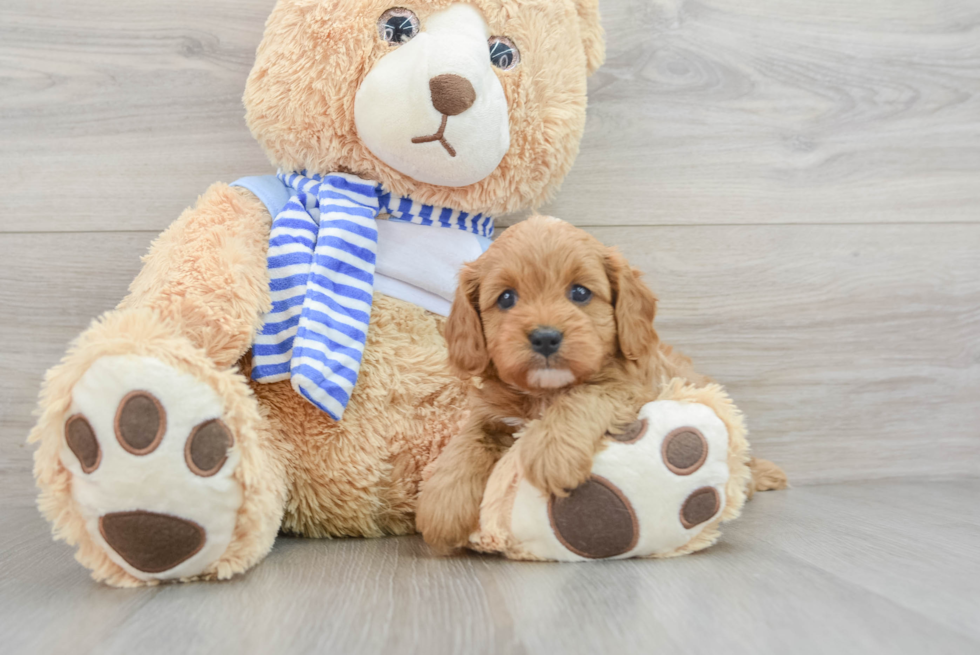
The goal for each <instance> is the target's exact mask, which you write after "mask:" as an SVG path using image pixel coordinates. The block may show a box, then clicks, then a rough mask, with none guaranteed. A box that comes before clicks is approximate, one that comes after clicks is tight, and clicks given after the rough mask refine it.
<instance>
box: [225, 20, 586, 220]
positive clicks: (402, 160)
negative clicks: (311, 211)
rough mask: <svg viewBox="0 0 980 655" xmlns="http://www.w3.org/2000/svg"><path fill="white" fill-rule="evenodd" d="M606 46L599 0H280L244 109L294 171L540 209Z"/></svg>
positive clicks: (417, 196) (568, 152) (573, 138)
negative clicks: (339, 173) (358, 178)
mask: <svg viewBox="0 0 980 655" xmlns="http://www.w3.org/2000/svg"><path fill="white" fill-rule="evenodd" d="M398 3H400V4H398ZM603 56H604V46H603V39H602V30H601V27H600V25H599V15H598V2H597V0H468V2H465V3H464V2H458V1H456V0H279V2H278V3H277V4H276V7H275V9H274V10H273V12H272V15H271V16H270V18H269V21H268V23H267V25H266V32H265V36H264V38H263V40H262V43H261V45H260V46H259V49H258V53H257V56H256V62H255V66H254V68H253V69H252V73H251V75H250V76H249V80H248V84H247V87H246V91H245V107H246V111H247V114H246V119H247V121H248V124H249V127H250V129H251V130H252V133H253V134H254V135H255V137H256V138H257V139H258V141H259V142H260V144H261V145H262V147H263V148H264V149H265V150H266V152H267V153H268V155H269V158H270V159H271V160H272V162H273V164H274V165H276V166H277V167H278V168H280V169H282V170H285V171H302V170H306V171H308V172H309V173H321V174H325V173H330V172H335V171H343V172H349V173H354V174H356V175H359V176H361V177H365V178H368V179H372V180H376V181H378V182H381V183H382V184H383V185H384V186H385V188H387V189H388V190H389V191H393V192H394V193H397V194H400V195H409V196H411V197H412V198H413V199H414V200H416V201H418V202H421V203H425V204H432V205H441V206H447V207H453V208H456V209H461V210H464V211H470V212H477V211H479V212H485V213H503V212H508V211H514V210H517V209H522V208H527V207H537V206H538V205H540V204H541V203H543V202H544V201H546V200H547V199H548V198H549V197H550V195H551V194H552V193H553V192H554V191H555V190H556V189H557V187H558V185H559V184H560V182H561V180H562V179H563V178H564V176H565V174H566V173H567V172H568V170H569V168H570V167H571V165H572V162H573V160H574V159H575V156H576V154H577V153H578V146H579V141H580V139H581V135H582V130H583V128H584V125H585V107H586V77H587V76H588V75H589V74H590V73H592V72H593V71H594V70H595V69H596V68H597V67H598V66H599V65H600V64H601V62H602V59H603Z"/></svg>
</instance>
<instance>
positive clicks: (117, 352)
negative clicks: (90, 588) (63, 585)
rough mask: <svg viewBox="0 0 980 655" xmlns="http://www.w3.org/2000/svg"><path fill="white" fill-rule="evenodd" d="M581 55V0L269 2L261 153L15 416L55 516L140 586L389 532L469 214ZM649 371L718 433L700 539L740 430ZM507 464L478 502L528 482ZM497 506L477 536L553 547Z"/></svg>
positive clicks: (491, 190)
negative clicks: (324, 540)
mask: <svg viewBox="0 0 980 655" xmlns="http://www.w3.org/2000/svg"><path fill="white" fill-rule="evenodd" d="M603 56H604V45H603V36H602V30H601V27H600V24H599V15H598V8H597V2H596V0H471V1H470V2H467V3H460V2H455V1H454V0H413V1H412V2H410V3H408V2H406V3H403V4H400V5H392V4H390V0H384V1H381V0H278V2H277V3H276V5H275V7H274V9H273V11H272V14H271V16H270V17H269V19H268V22H267V25H266V30H265V34H264V36H263V39H262V42H261V44H260V45H259V48H258V51H257V55H256V60H255V64H254V67H253V69H252V71H251V73H250V75H249V78H248V82H247V85H246V89H245V95H244V104H245V109H246V121H247V124H248V126H249V128H250V130H251V132H252V134H253V135H254V137H255V138H256V139H257V141H258V142H259V143H260V145H261V146H262V147H263V149H264V150H265V152H266V153H267V154H268V157H269V159H270V161H271V162H272V164H273V165H274V166H275V167H276V168H277V169H278V170H279V173H278V174H277V175H275V176H263V177H253V178H243V179H242V180H239V181H238V182H235V183H233V184H231V185H228V184H223V183H220V184H215V185H213V186H211V187H210V188H209V189H207V191H206V192H205V193H204V194H203V195H202V196H201V197H200V198H199V199H198V201H197V203H196V205H194V206H193V207H192V208H190V209H188V210H186V211H185V212H184V213H183V214H182V215H181V216H180V217H179V218H178V219H177V220H176V221H175V222H174V223H173V224H172V225H171V226H170V227H169V228H168V229H167V230H165V231H164V232H163V233H162V234H161V235H160V236H159V237H158V238H157V239H156V240H155V241H154V243H153V244H152V246H151V248H150V251H149V253H148V254H147V255H146V256H145V258H144V265H143V268H142V270H141V272H140V273H139V274H138V276H137V277H136V279H135V280H134V281H133V283H132V284H131V286H130V292H129V295H128V296H127V297H126V298H125V299H124V300H122V302H121V303H120V304H119V305H118V306H117V307H116V308H115V309H114V310H112V311H110V312H108V313H106V314H105V315H103V316H102V317H100V318H99V319H98V320H96V321H94V322H93V323H92V325H91V326H90V327H89V328H88V329H87V330H86V331H85V332H83V333H82V334H81V335H80V336H79V337H78V338H77V339H76V340H75V341H74V342H73V343H72V345H71V346H70V348H69V350H68V352H67V353H66V355H65V356H64V358H63V359H62V361H61V362H60V363H59V364H58V365H57V366H55V367H54V368H52V369H51V370H50V371H49V372H48V374H47V375H46V377H45V381H44V384H43V387H42V390H41V394H40V400H39V408H38V420H37V423H36V425H35V427H34V428H33V430H32V432H31V435H30V441H31V442H33V443H36V444H37V450H36V452H35V465H34V473H35V479H36V483H37V485H38V487H39V489H40V498H39V507H40V509H41V511H42V513H43V514H44V515H45V516H46V517H47V518H48V520H49V521H50V522H51V523H52V525H53V532H54V535H55V537H56V538H58V539H63V540H65V541H66V542H68V543H69V544H70V545H73V546H75V547H76V559H77V560H78V561H79V562H80V563H81V564H82V565H83V566H85V567H87V568H88V569H90V570H91V573H92V576H93V577H94V578H95V579H96V580H99V581H104V582H106V583H108V584H110V585H115V586H139V585H152V584H158V583H160V582H163V581H187V580H194V579H203V580H213V579H227V578H229V577H231V576H233V575H235V574H238V573H241V572H244V571H246V570H247V569H249V568H250V567H252V566H254V565H256V564H257V563H258V562H260V561H261V560H262V558H263V557H265V555H266V554H267V553H268V552H269V551H270V549H271V547H272V545H273V542H274V540H275V538H276V535H277V534H279V533H280V532H283V533H288V534H295V535H302V536H306V537H341V536H358V537H379V536H382V535H402V534H408V533H412V532H414V531H415V525H414V511H415V506H416V500H417V497H418V493H419V486H420V483H421V480H422V477H423V473H424V472H425V471H426V469H427V467H429V466H430V465H431V464H432V463H433V462H434V461H435V460H436V458H437V457H438V455H439V453H440V452H441V451H442V449H443V448H444V447H445V445H446V443H447V442H448V440H449V439H450V438H451V437H452V436H453V434H454V433H455V432H456V431H457V430H458V429H459V426H460V423H461V420H462V418H463V416H464V414H465V405H466V403H465V398H466V393H467V384H469V383H467V382H465V381H463V380H461V379H460V378H458V377H456V376H455V375H454V374H453V373H452V371H451V369H450V368H449V366H448V364H447V357H446V345H445V341H444V339H443V335H442V329H443V324H444V321H445V316H446V315H448V313H449V307H450V303H451V300H452V298H453V294H454V291H455V285H456V280H455V275H456V272H457V271H458V270H459V269H460V267H461V266H462V265H463V263H464V262H466V261H468V260H471V259H475V258H476V257H478V256H479V255H480V254H481V252H482V251H483V250H485V249H486V247H487V245H488V243H489V239H490V237H492V236H493V219H492V216H494V215H499V214H502V213H507V212H513V211H516V210H521V209H527V208H533V207H536V206H539V205H541V204H542V203H543V202H545V201H546V200H547V199H548V198H550V197H551V196H552V194H554V193H555V191H556V189H557V188H558V186H559V184H560V182H561V181H562V179H563V178H564V176H565V175H566V173H567V172H568V170H569V168H570V167H571V165H572V162H573V160H574V159H575V157H576V155H577V151H578V145H579V141H580V138H581V135H582V131H583V127H584V123H585V112H586V78H587V76H588V75H589V74H590V73H592V72H593V71H594V70H595V69H596V68H597V67H598V66H599V65H600V63H601V62H602V59H603ZM672 388H673V387H669V388H667V389H665V390H664V394H665V395H664V400H665V401H669V402H678V403H683V402H684V401H688V400H693V401H695V402H696V403H700V404H695V402H689V403H687V404H686V405H683V407H682V409H684V408H685V407H687V408H692V407H696V408H700V409H699V410H698V411H700V412H701V413H702V414H704V417H707V418H704V417H701V418H704V420H706V421H709V422H712V421H714V422H713V423H712V425H713V427H712V428H710V429H709V428H705V430H707V431H708V432H710V430H711V429H714V430H715V432H717V435H716V436H715V437H712V439H716V440H717V443H718V444H720V445H718V446H717V447H718V448H725V446H724V443H729V444H735V446H734V447H731V446H730V447H731V448H732V451H733V455H732V456H731V457H729V458H727V459H726V462H727V463H729V464H731V467H730V470H728V471H727V473H726V475H727V478H726V479H729V480H733V481H734V482H730V483H727V482H718V481H715V483H716V486H718V488H720V489H722V491H723V495H724V503H722V504H723V505H724V507H723V508H719V509H718V511H717V512H716V513H715V514H714V515H712V516H710V517H708V519H710V520H708V519H706V520H705V521H703V522H702V524H701V525H699V526H698V528H697V529H696V530H695V531H693V532H691V531H689V532H686V533H685V536H687V537H689V539H688V541H691V540H696V539H695V537H696V536H697V535H698V534H706V535H707V537H706V540H707V541H711V539H712V538H713V537H712V535H713V534H714V532H713V530H714V527H713V526H714V525H715V524H716V522H717V521H719V520H721V519H723V518H731V517H732V516H734V515H735V514H737V511H738V508H739V507H740V506H741V503H742V501H743V500H744V496H745V492H746V489H747V484H748V483H747V480H748V473H747V470H748V469H747V468H746V462H747V459H746V450H745V446H744V429H743V428H742V426H741V423H740V422H739V421H738V420H736V419H731V418H729V419H726V416H727V417H731V416H734V414H733V412H735V411H736V410H734V409H733V408H731V407H729V404H727V403H728V401H727V398H726V397H725V396H724V395H723V392H720V391H718V392H717V393H710V394H706V392H705V391H704V390H701V391H693V390H690V389H688V388H687V387H684V388H683V389H680V388H679V389H676V390H675V391H676V392H677V393H673V394H672V393H670V389H672ZM699 394H700V395H699ZM726 412H727V414H726ZM682 413H683V412H682ZM711 416H715V419H711ZM718 416H721V417H722V418H721V419H717V417H718ZM688 418H690V420H695V419H697V420H700V419H699V418H698V416H693V417H688V416H686V415H685V416H684V417H682V419H678V420H681V422H684V421H685V420H688ZM645 420H647V421H649V420H651V419H650V418H649V417H647V418H646V419H645ZM719 421H721V424H723V427H719ZM668 422H669V421H668ZM699 425H700V423H699ZM723 433H724V434H723ZM711 434H715V433H711ZM651 443H652V442H651ZM712 443H715V442H712ZM611 452H612V451H611V450H608V453H611ZM608 453H606V454H600V457H605V456H609V455H608ZM503 464H504V466H501V467H500V475H499V476H498V477H500V476H505V473H507V472H513V463H512V462H503ZM596 465H597V466H600V465H601V462H600V461H599V458H597V464H596ZM505 477H506V476H505ZM501 479H503V478H501ZM510 481H511V480H510V478H508V484H503V483H499V484H491V487H490V488H489V489H488V502H489V504H488V507H495V506H506V507H508V508H514V507H523V506H524V504H526V503H524V501H521V502H517V503H516V504H515V502H514V501H513V498H512V496H514V494H515V493H516V495H517V497H520V498H523V496H521V494H522V493H523V494H525V495H528V494H529V493H531V492H529V491H528V490H526V489H523V488H520V485H517V486H515V485H511V484H509V482H510ZM726 485H727V486H726ZM495 488H498V489H499V490H500V491H499V493H498V492H495V491H494V489H495ZM532 491H533V490H532ZM532 495H533V494H532ZM528 498H530V496H528ZM529 502H532V505H533V503H534V502H538V500H534V501H529ZM508 511H509V510H508ZM567 513H568V512H566V514H567ZM573 513H574V512H573ZM505 514H506V515H507V516H509V514H508V512H507V511H498V512H495V513H493V512H491V513H490V514H488V515H487V521H488V523H487V530H486V531H485V533H486V534H485V538H483V540H482V541H481V538H480V536H479V535H475V536H474V543H473V546H474V548H482V549H483V550H494V549H496V550H497V551H500V552H504V554H509V555H512V556H520V555H521V554H522V553H531V554H532V555H534V556H535V557H538V558H543V559H547V558H554V557H552V555H553V553H551V552H550V551H548V550H547V549H544V550H541V549H540V548H539V549H535V547H533V546H523V547H521V548H518V547H516V546H514V545H513V544H514V543H515V541H514V540H515V536H516V537H521V538H523V536H526V535H525V534H524V533H525V532H526V529H525V528H524V527H520V526H517V527H515V526H516V524H515V523H514V522H513V521H510V522H508V521H509V519H508V518H505ZM597 520H598V519H597ZM531 522H532V523H533V521H531ZM503 523H507V525H506V526H504V527H501V524H503ZM524 523H528V521H527V520H524ZM521 525H523V524H521ZM596 525H601V523H596ZM546 528H547V526H537V527H536V528H534V530H538V531H539V532H540V531H542V530H545V529H546ZM706 528H707V530H705V529H706ZM534 530H532V532H534ZM505 532H506V536H502V535H504V533H505ZM535 534H536V533H535ZM539 537H540V536H539ZM528 538H529V539H531V541H533V538H531V537H528ZM535 538H538V537H535ZM505 542H506V544H505ZM527 543H531V542H530V541H529V542H527ZM495 544H496V546H495ZM697 545H699V544H695V546H697ZM498 546H499V547H498ZM532 551H533V553H532ZM570 552H571V551H570ZM624 552H625V551H624ZM558 559H561V558H560V557H559V558H558Z"/></svg>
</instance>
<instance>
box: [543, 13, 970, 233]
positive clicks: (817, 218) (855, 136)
mask: <svg viewBox="0 0 980 655" xmlns="http://www.w3.org/2000/svg"><path fill="white" fill-rule="evenodd" d="M602 9H603V15H604V22H605V25H606V28H607V32H608V41H609V57H608V60H607V63H606V65H605V66H604V67H603V68H602V69H600V71H599V73H598V74H597V75H596V76H595V78H594V79H593V80H592V84H591V86H590V96H589V100H590V105H589V123H588V127H587V134H586V137H585V141H584V143H583V146H582V155H581V156H580V158H579V161H578V163H577V164H576V167H575V168H574V169H573V171H572V174H571V175H570V176H569V177H568V179H567V181H566V183H565V185H564V188H563V190H562V192H561V193H560V195H559V196H558V199H557V201H556V202H555V203H554V204H553V205H552V206H551V207H549V208H547V209H548V210H549V211H551V212H553V213H555V214H557V215H559V216H566V217H567V218H568V219H570V220H573V221H574V222H577V223H579V224H582V225H608V224H621V225H637V224H641V225H642V224H650V223H657V224H687V223H699V224H728V223H870V222H881V223H895V222H951V221H966V222H977V221H980V184H977V176H978V172H980V121H978V120H977V116H980V37H978V33H980V5H978V4H977V3H976V2H974V1H973V0H907V1H904V0H903V1H902V2H887V1H880V0H872V1H865V2H858V3H854V2H850V1H848V0H831V1H829V2H812V1H810V0H700V1H691V0H652V1H651V0H625V1H620V2H604V3H602Z"/></svg>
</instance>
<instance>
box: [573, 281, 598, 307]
mask: <svg viewBox="0 0 980 655" xmlns="http://www.w3.org/2000/svg"><path fill="white" fill-rule="evenodd" d="M568 298H569V299H570V300H571V301H572V302H574V303H578V304H579V305H584V304H585V303H587V302H589V301H590V300H592V292H591V291H589V290H588V289H586V288H585V287H583V286H582V285H581V284H575V285H572V288H571V289H570V290H569V291H568Z"/></svg>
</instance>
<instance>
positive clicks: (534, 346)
mask: <svg viewBox="0 0 980 655" xmlns="http://www.w3.org/2000/svg"><path fill="white" fill-rule="evenodd" d="M562 336H563V335H562V333H561V332H559V331H558V330H556V329H555V328H550V327H545V328H538V329H536V330H535V331H534V332H532V333H531V334H529V335H528V339H530V341H531V350H533V351H534V352H536V353H538V354H539V355H543V356H545V357H547V356H548V355H553V354H555V353H556V352H558V348H560V347H561V339H562Z"/></svg>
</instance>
